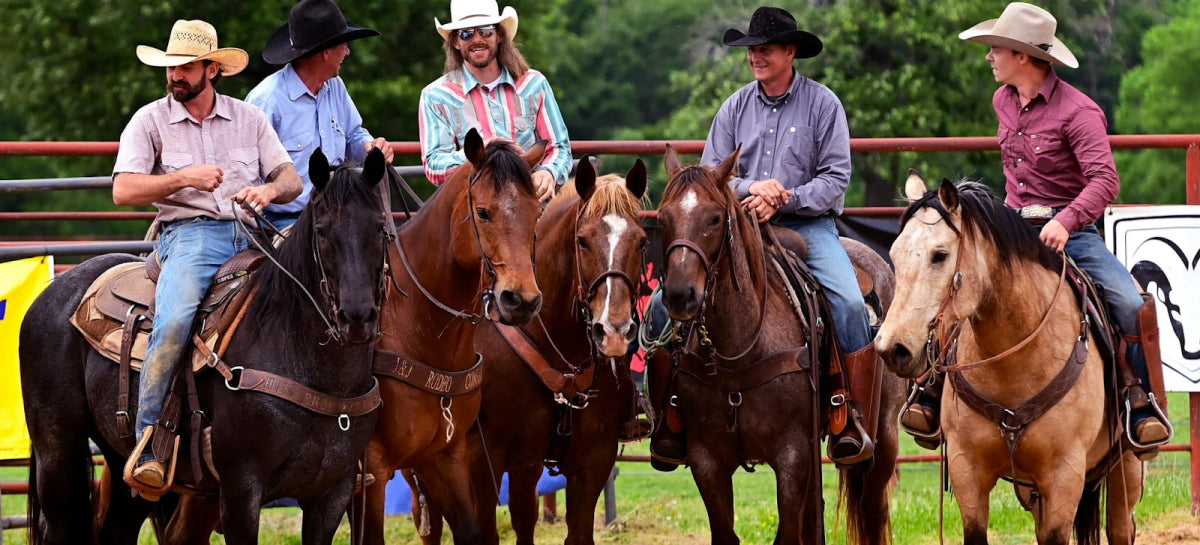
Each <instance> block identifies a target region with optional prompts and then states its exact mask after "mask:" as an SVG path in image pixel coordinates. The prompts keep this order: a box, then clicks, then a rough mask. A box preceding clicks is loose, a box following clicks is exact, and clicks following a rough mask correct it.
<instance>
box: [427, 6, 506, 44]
mask: <svg viewBox="0 0 1200 545" xmlns="http://www.w3.org/2000/svg"><path fill="white" fill-rule="evenodd" d="M433 25H434V26H435V27H437V31H438V34H441V35H442V39H443V40H445V39H449V37H450V33H451V32H452V31H455V30H462V29H464V28H475V27H480V26H487V25H500V26H501V27H504V33H505V34H507V35H508V37H509V38H510V39H511V38H515V37H516V36H517V10H515V9H513V8H512V6H504V13H500V6H499V5H498V4H497V3H496V0H450V22H449V23H446V24H444V25H443V24H442V22H441V21H438V18H437V17H434V18H433Z"/></svg>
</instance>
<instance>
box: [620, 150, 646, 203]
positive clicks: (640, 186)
mask: <svg viewBox="0 0 1200 545" xmlns="http://www.w3.org/2000/svg"><path fill="white" fill-rule="evenodd" d="M625 188H626V189H628V190H629V192H630V193H633V196H634V197H637V198H638V199H639V200H640V199H641V198H642V197H643V196H645V195H646V163H643V162H642V158H641V157H638V159H637V161H634V162H633V166H631V167H629V172H627V173H626V174H625Z"/></svg>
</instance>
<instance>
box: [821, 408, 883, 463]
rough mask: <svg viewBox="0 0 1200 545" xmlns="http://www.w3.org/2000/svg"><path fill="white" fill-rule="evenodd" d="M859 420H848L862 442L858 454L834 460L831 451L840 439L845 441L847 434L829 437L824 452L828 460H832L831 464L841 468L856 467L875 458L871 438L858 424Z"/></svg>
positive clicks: (873, 443) (853, 418) (873, 444)
mask: <svg viewBox="0 0 1200 545" xmlns="http://www.w3.org/2000/svg"><path fill="white" fill-rule="evenodd" d="M859 420H860V418H855V417H851V418H850V422H851V423H852V424H853V425H854V430H855V431H857V432H858V435H859V437H861V438H862V441H861V443H860V444H859V449H858V452H855V453H854V454H851V455H850V456H843V457H841V458H836V457H834V455H833V449H834V447H835V446H837V444H838V443H840V442H841V441H842V439H847V437H846V435H847V434H845V433H843V434H842V435H840V436H831V437H830V438H829V445H828V446H827V447H826V450H827V451H828V454H829V459H830V460H833V463H835V464H838V465H842V466H852V465H856V464H860V463H863V462H866V461H869V460H871V459H872V458H874V457H875V442H874V441H872V440H871V436H870V435H868V434H867V430H865V429H863V427H862V424H861V423H860V422H859ZM849 439H852V438H849Z"/></svg>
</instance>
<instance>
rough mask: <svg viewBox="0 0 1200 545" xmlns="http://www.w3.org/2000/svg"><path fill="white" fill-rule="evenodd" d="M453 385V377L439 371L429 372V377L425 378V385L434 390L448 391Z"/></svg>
mask: <svg viewBox="0 0 1200 545" xmlns="http://www.w3.org/2000/svg"><path fill="white" fill-rule="evenodd" d="M453 385H454V377H451V376H450V375H443V374H441V373H429V378H428V379H426V380H425V387H426V388H428V389H430V390H433V391H435V392H442V393H445V392H449V391H450V387H451V386H453Z"/></svg>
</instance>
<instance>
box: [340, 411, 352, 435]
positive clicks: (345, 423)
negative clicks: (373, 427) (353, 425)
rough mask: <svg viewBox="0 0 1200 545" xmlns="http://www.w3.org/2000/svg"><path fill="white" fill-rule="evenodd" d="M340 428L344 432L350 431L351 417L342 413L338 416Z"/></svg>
mask: <svg viewBox="0 0 1200 545" xmlns="http://www.w3.org/2000/svg"><path fill="white" fill-rule="evenodd" d="M338 428H341V430H342V431H350V415H348V414H346V413H342V414H339V415H338Z"/></svg>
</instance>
